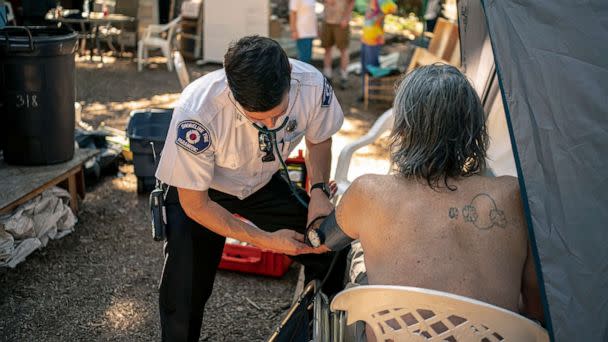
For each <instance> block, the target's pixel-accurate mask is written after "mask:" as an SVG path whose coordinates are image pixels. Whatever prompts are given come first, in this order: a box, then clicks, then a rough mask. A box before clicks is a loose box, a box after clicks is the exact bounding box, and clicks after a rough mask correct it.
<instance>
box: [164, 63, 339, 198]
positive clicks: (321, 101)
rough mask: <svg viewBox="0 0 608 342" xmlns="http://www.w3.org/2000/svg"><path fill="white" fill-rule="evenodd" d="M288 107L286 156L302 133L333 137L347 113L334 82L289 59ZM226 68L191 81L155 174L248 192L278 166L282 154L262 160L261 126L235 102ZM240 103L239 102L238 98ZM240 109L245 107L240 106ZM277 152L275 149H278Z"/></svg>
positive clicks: (282, 142)
mask: <svg viewBox="0 0 608 342" xmlns="http://www.w3.org/2000/svg"><path fill="white" fill-rule="evenodd" d="M290 63H291V69H292V70H291V88H290V91H289V107H288V109H287V111H286V113H285V114H284V115H283V116H281V117H279V119H278V120H277V125H279V124H281V123H282V122H283V121H284V120H285V117H289V119H288V123H287V125H286V127H285V128H284V129H282V130H281V131H279V132H277V143H278V147H279V150H280V153H281V156H282V158H283V159H286V158H287V157H288V156H289V154H290V152H291V151H292V150H293V149H294V148H295V147H296V145H298V143H299V142H300V141H301V140H302V138H303V137H306V139H308V140H309V141H310V142H312V143H320V142H322V141H325V140H327V139H329V138H330V137H331V136H332V135H333V134H334V133H336V132H337V131H338V130H339V129H340V127H341V126H342V122H343V121H344V114H343V113H342V109H341V107H340V104H339V103H338V100H337V99H336V97H335V96H334V93H333V90H332V88H331V85H330V84H329V83H328V82H327V80H326V79H325V78H324V77H323V75H322V74H321V73H320V72H319V71H318V70H317V69H315V68H314V67H312V66H310V65H308V64H306V63H302V62H300V61H297V60H293V59H290ZM233 99H234V97H233V96H232V94H231V92H230V89H229V88H228V83H227V81H226V75H225V72H224V70H223V69H221V70H217V71H214V72H212V73H209V74H207V75H205V76H203V77H201V78H199V79H198V80H196V81H194V82H193V83H191V84H190V85H189V86H188V87H187V88H186V89H184V91H183V92H182V94H181V96H180V99H179V101H178V103H177V106H176V107H175V110H174V112H173V118H172V120H171V126H170V128H169V132H168V133H167V139H166V141H165V145H164V148H163V151H162V155H161V158H160V162H159V165H158V169H157V171H156V177H157V178H158V179H160V180H161V181H162V182H164V183H166V184H169V185H172V186H175V187H179V188H185V189H191V190H199V191H205V190H208V189H209V188H212V189H215V190H218V191H221V192H224V193H227V194H230V195H233V196H236V197H238V198H240V199H243V198H246V197H247V196H249V195H251V194H252V193H254V192H256V191H257V190H259V189H260V188H261V187H263V186H264V185H266V184H267V183H268V182H269V181H270V178H271V177H272V175H273V174H274V173H275V172H276V171H277V170H278V169H279V167H280V164H279V160H278V158H275V160H274V161H272V162H263V161H262V157H263V156H264V155H265V154H266V153H265V152H263V151H261V150H260V148H259V141H258V130H257V129H256V128H255V127H253V125H252V123H251V122H250V121H249V120H248V119H247V118H245V117H244V116H243V115H242V114H241V113H240V112H239V111H238V110H237V108H236V107H235V105H234V104H235V103H236V102H234V100H233ZM237 105H238V104H237ZM239 109H240V107H239ZM274 153H275V156H276V151H274Z"/></svg>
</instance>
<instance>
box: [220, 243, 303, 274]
mask: <svg viewBox="0 0 608 342" xmlns="http://www.w3.org/2000/svg"><path fill="white" fill-rule="evenodd" d="M291 263H292V261H291V259H290V258H289V257H288V256H286V255H284V254H280V253H275V252H272V251H263V250H261V249H259V248H258V247H255V246H241V245H237V244H232V243H227V244H226V245H224V252H223V253H222V260H221V261H220V266H219V268H220V269H222V270H230V271H238V272H244V273H253V274H260V275H265V276H270V277H282V276H283V275H284V274H285V273H286V272H287V270H288V269H289V265H291Z"/></svg>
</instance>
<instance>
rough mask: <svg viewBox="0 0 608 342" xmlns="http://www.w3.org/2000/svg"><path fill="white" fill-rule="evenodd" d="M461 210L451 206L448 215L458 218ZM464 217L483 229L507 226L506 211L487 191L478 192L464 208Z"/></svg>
mask: <svg viewBox="0 0 608 342" xmlns="http://www.w3.org/2000/svg"><path fill="white" fill-rule="evenodd" d="M458 214H459V210H458V208H456V207H451V208H450V209H449V211H448V216H449V218H450V219H452V220H456V219H458ZM462 218H463V219H464V221H465V222H470V223H472V224H473V225H474V226H475V228H477V229H481V230H487V229H491V228H493V227H494V226H498V227H501V228H506V227H507V218H506V217H505V212H504V211H503V210H501V209H499V208H498V206H497V205H496V201H494V199H493V198H492V197H491V196H490V195H488V194H485V193H480V194H477V195H476V196H475V197H473V199H472V200H471V202H470V203H469V204H467V205H465V206H464V207H463V208H462Z"/></svg>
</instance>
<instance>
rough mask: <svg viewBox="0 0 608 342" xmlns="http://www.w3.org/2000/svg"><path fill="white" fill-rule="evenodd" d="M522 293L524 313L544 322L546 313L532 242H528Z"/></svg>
mask: <svg viewBox="0 0 608 342" xmlns="http://www.w3.org/2000/svg"><path fill="white" fill-rule="evenodd" d="M521 295H522V301H523V303H522V304H523V307H522V308H521V311H522V314H524V315H525V316H527V317H530V318H533V319H535V320H538V321H539V322H543V321H544V315H543V307H542V302H541V296H540V288H539V286H538V277H537V276H536V266H535V265H534V256H533V255H532V248H531V247H530V243H528V253H527V256H526V263H525V265H524V274H523V277H522V288H521Z"/></svg>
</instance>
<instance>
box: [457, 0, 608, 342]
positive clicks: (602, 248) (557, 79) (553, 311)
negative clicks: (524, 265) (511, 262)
mask: <svg viewBox="0 0 608 342" xmlns="http://www.w3.org/2000/svg"><path fill="white" fill-rule="evenodd" d="M458 7H459V23H460V34H461V48H462V61H463V67H464V69H465V72H466V74H467V75H468V76H469V78H471V79H472V80H473V82H474V83H475V87H476V88H477V90H478V91H479V93H480V94H481V95H482V97H483V98H484V101H485V103H486V104H487V103H490V102H491V101H492V88H493V87H492V85H495V84H496V82H498V83H499V84H500V95H501V96H502V102H503V105H504V113H505V115H506V123H507V124H508V128H509V131H508V133H509V135H510V137H511V144H512V147H513V154H514V160H515V164H516V168H517V174H518V176H519V180H520V185H521V188H522V195H523V198H524V207H525V209H526V215H527V217H528V225H529V229H530V236H531V240H532V242H533V243H534V247H535V248H534V249H535V254H536V261H537V266H538V265H540V272H539V276H540V278H541V280H542V284H541V285H542V287H543V289H542V290H543V295H544V302H545V303H544V304H545V316H546V319H547V323H548V328H549V330H550V335H551V337H552V339H553V340H556V341H608V46H607V43H608V1H606V0H588V1H572V0H550V1H549V0H544V1H523V0H461V1H459V4H458ZM488 43H491V44H490V45H489V46H490V47H491V48H490V47H488ZM489 51H491V52H492V53H489ZM496 76H497V77H496ZM499 112H500V113H502V111H499ZM490 134H491V136H494V135H495V136H498V137H500V136H504V134H506V133H505V132H504V130H503V131H497V132H494V133H493V132H490Z"/></svg>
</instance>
